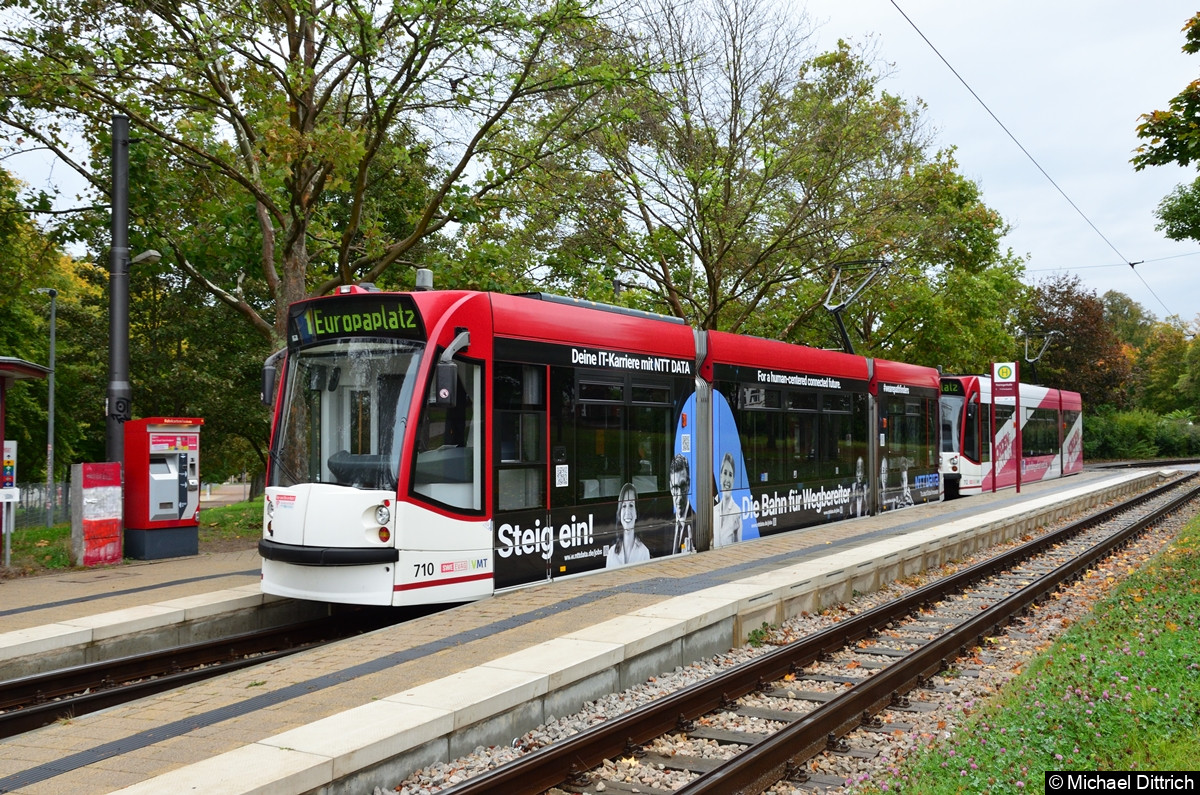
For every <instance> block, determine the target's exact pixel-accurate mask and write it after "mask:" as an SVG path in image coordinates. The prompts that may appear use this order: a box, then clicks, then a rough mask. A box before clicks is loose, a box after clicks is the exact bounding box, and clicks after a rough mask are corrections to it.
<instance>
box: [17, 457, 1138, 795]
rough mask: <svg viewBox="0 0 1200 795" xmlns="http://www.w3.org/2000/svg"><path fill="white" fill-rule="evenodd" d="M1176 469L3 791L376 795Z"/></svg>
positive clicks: (630, 585)
mask: <svg viewBox="0 0 1200 795" xmlns="http://www.w3.org/2000/svg"><path fill="white" fill-rule="evenodd" d="M1159 477H1160V473H1158V472H1144V471H1140V472H1139V471H1132V472H1122V473H1118V474H1113V473H1107V472H1085V473H1084V474H1082V475H1079V476H1075V477H1072V478H1068V479H1066V480H1063V481H1055V482H1053V483H1049V484H1036V485H1034V486H1027V487H1025V488H1024V489H1023V493H1022V494H1020V495H1017V494H1015V493H1014V492H1013V491H1011V490H1009V491H1005V492H1000V493H998V494H995V495H984V496H982V497H973V498H968V499H963V500H958V501H955V502H951V503H943V504H938V505H928V506H918V507H916V508H912V509H909V510H906V511H903V512H899V513H892V514H887V515H884V516H878V517H867V518H864V519H860V520H854V521H850V522H842V523H838V524H833V525H825V526H822V527H818V528H813V529H810V530H805V531H797V532H794V533H789V534H785V535H781V536H773V537H770V538H765V539H758V540H755V541H750V542H745V543H742V544H739V545H736V546H734V547H730V548H725V549H721V550H715V551H713V552H707V553H703V554H699V555H689V556H681V557H678V558H673V559H669V560H665V561H654V562H651V563H649V564H645V565H641V566H636V567H630V568H626V569H621V570H616V571H606V572H603V573H599V574H594V575H588V576H585V577H580V578H576V579H573V580H567V581H562V582H558V583H555V584H552V585H545V586H538V587H534V588H527V589H523V590H519V591H514V592H510V593H506V594H502V595H500V596H497V597H495V598H493V599H490V600H486V601H483V602H478V603H475V604H471V605H466V606H462V607H459V608H455V609H452V610H447V611H445V612H442V613H438V614H436V615H432V616H427V617H425V618H421V619H418V620H415V621H411V622H408V623H406V624H403V625H400V626H397V627H392V628H389V629H386V630H380V631H377V632H373V633H370V634H367V635H363V636H360V637H357V638H353V639H350V640H346V641H342V642H340V643H336V644H332V645H330V646H328V647H325V648H322V649H318V650H314V651H312V652H308V653H305V654H303V655H298V656H296V657H292V658H289V659H287V660H283V661H276V662H271V663H265V664H263V665H261V666H257V667H254V668H251V669H248V670H246V671H242V672H238V673H236V674H231V675H229V676H225V677H222V678H220V679H217V680H212V681H210V682H205V683H199V684H196V685H192V686H188V687H183V688H179V689H178V690H175V691H172V692H170V693H164V694H161V695H159V696H155V697H152V698H147V699H144V700H142V701H139V702H137V703H136V704H131V705H127V706H124V707H118V708H113V709H110V710H107V711H105V712H103V713H97V714H95V715H87V716H82V717H79V718H76V719H73V720H71V721H67V722H64V723H60V724H58V725H55V726H49V727H45V728H44V729H41V730H39V731H37V732H32V733H30V734H27V735H23V736H22V737H18V738H13V739H11V740H7V741H3V742H0V791H20V792H28V793H51V792H70V793H73V794H77V793H93V792H111V791H114V790H116V791H121V792H127V793H151V792H154V793H158V792H164V791H167V792H170V791H195V792H206V793H209V792H213V793H258V792H263V793H265V792H279V793H303V792H310V791H311V792H330V793H333V792H363V791H367V792H369V791H371V789H372V788H373V787H374V786H387V785H388V784H389V782H390V783H391V784H392V785H394V784H395V782H396V781H398V780H399V779H400V778H402V777H403V776H404V775H406V774H407V773H408V772H409V771H411V770H412V769H414V768H416V767H419V766H422V765H424V764H427V763H429V762H432V761H436V760H444V759H451V758H454V757H456V756H458V755H461V754H462V753H464V752H466V751H469V750H471V749H473V748H474V747H475V746H477V745H490V744H497V743H507V742H510V741H511V740H512V739H513V738H514V737H516V736H518V735H520V734H521V733H523V732H524V731H526V730H528V729H530V728H533V727H534V726H536V725H538V724H539V723H542V722H543V721H545V720H546V719H547V718H548V717H550V716H556V715H563V714H566V713H568V712H572V711H574V710H576V709H577V708H578V707H579V705H580V704H581V703H582V702H583V701H585V700H588V699H591V698H595V697H598V696H600V695H603V694H605V693H608V692H611V691H613V690H616V689H619V688H621V687H624V686H626V685H629V684H633V683H635V682H639V681H643V680H644V679H645V678H646V677H647V676H650V675H654V674H656V673H658V672H660V671H663V670H670V669H672V668H674V667H675V666H676V665H682V664H686V663H688V662H691V661H692V660H695V659H698V658H701V657H704V656H708V655H711V654H714V653H719V652H723V651H726V650H727V649H728V648H730V647H731V646H733V645H736V644H739V643H741V642H742V641H743V640H744V639H745V637H746V635H747V634H748V633H749V632H750V631H751V630H753V629H754V628H756V627H759V626H761V624H762V623H763V622H764V621H765V622H767V623H772V624H776V623H779V622H781V621H782V620H784V619H786V618H787V617H790V616H793V615H796V614H798V613H799V612H801V611H810V612H811V611H815V610H819V609H820V608H821V607H822V606H823V605H827V604H830V603H833V602H838V601H843V600H845V599H847V598H849V597H850V595H851V594H852V593H853V592H854V591H856V590H857V591H869V590H872V589H874V588H876V587H878V585H879V584H881V583H884V582H887V581H890V580H892V579H895V578H897V577H902V576H905V575H907V574H911V573H914V572H915V571H918V570H919V569H921V568H923V567H925V566H929V565H935V564H938V563H941V562H943V561H946V560H950V559H954V558H957V557H961V556H964V555H967V554H969V553H970V552H972V551H974V550H975V549H977V548H979V547H982V546H986V545H989V544H992V543H994V542H996V541H998V540H1001V538H1002V537H1005V536H1009V535H1015V534H1020V533H1023V532H1025V531H1026V530H1027V529H1031V528H1033V527H1035V526H1036V525H1039V524H1042V523H1045V522H1048V521H1053V520H1054V519H1056V518H1058V517H1060V516H1062V515H1065V514H1067V513H1071V512H1075V511H1078V510H1082V509H1084V508H1085V507H1089V506H1092V505H1095V504H1098V503H1100V502H1103V501H1107V500H1110V499H1113V498H1115V497H1118V496H1121V495H1123V494H1126V493H1129V492H1132V491H1135V490H1139V489H1141V488H1143V487H1145V486H1147V485H1150V484H1151V483H1153V482H1155V481H1157V480H1158V479H1159ZM234 590H237V589H234ZM241 593H242V596H245V595H246V592H244V591H243V592H241ZM160 607H161V605H160ZM179 607H180V606H179V605H173V606H168V607H167V610H169V611H173V612H172V615H178V614H179V613H180V612H182V613H183V614H184V615H186V610H180V609H179ZM198 609H201V608H198ZM151 613H152V614H153V615H154V616H155V618H151V619H146V618H145V617H144V616H141V617H138V618H139V620H143V621H145V620H150V621H154V620H157V616H159V615H162V613H160V612H159V611H151ZM78 618H80V619H82V618H83V617H82V616H79V617H78ZM131 618H133V616H131ZM57 623H60V624H63V625H65V626H71V627H74V628H75V629H77V630H86V629H88V628H89V622H88V621H75V622H74V623H68V622H66V621H59V622H57ZM96 626H105V627H106V629H105V630H104V631H105V632H115V630H114V629H112V626H113V624H112V622H108V621H95V620H93V621H91V622H90V628H91V629H92V630H94V629H95V627H96ZM143 631H144V630H142V629H138V630H135V632H134V634H135V635H136V634H138V633H140V632H143Z"/></svg>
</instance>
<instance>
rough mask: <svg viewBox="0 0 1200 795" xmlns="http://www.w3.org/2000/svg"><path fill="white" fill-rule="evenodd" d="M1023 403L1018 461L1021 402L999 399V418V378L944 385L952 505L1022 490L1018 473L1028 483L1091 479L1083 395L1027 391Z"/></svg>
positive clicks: (945, 460)
mask: <svg viewBox="0 0 1200 795" xmlns="http://www.w3.org/2000/svg"><path fill="white" fill-rule="evenodd" d="M1020 403H1021V412H1020V418H1019V419H1020V429H1021V454H1020V456H1019V457H1018V455H1017V454H1016V450H1017V427H1018V426H1017V424H1016V420H1017V418H1016V413H1017V412H1016V406H1015V401H1014V400H1013V398H1011V397H1002V398H999V399H998V400H997V402H996V406H995V412H994V417H993V412H992V410H991V406H992V379H991V378H989V377H987V376H976V375H970V376H944V377H943V378H942V383H941V422H942V433H941V438H942V453H941V458H942V462H941V469H942V479H943V482H944V488H945V493H946V498H947V499H950V498H953V497H957V496H960V495H967V494H979V493H981V492H985V491H992V490H993V489H997V488H1008V487H1010V486H1014V485H1016V482H1017V467H1018V466H1019V467H1020V472H1021V481H1022V482H1032V481H1037V480H1046V479H1050V478H1057V477H1063V476H1064V475H1071V474H1074V473H1076V472H1082V471H1083V401H1082V399H1081V398H1080V396H1079V393H1078V392H1069V391H1067V390H1060V389H1050V388H1047V387H1043V386H1032V385H1030V384H1021V385H1020ZM993 422H994V425H995V439H996V443H995V446H994V448H993V445H992V438H993ZM1018 459H1019V460H1018Z"/></svg>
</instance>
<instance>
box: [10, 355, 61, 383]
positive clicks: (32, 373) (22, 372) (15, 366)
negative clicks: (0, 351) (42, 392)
mask: <svg viewBox="0 0 1200 795" xmlns="http://www.w3.org/2000/svg"><path fill="white" fill-rule="evenodd" d="M48 375H50V368H49V367H42V366H41V365H40V364H34V363H33V362H27V361H25V360H24V359H16V358H14V357H12V356H0V378H12V379H14V380H17V381H19V380H21V379H24V378H45V377H46V376H48Z"/></svg>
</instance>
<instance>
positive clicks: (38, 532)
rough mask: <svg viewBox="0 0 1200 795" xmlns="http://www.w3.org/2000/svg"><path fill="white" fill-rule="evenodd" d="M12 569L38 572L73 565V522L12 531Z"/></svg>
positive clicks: (31, 572)
mask: <svg viewBox="0 0 1200 795" xmlns="http://www.w3.org/2000/svg"><path fill="white" fill-rule="evenodd" d="M11 543H12V551H11V563H12V568H11V571H12V572H14V573H18V574H37V573H41V572H43V571H46V570H48V569H69V568H70V567H71V526H70V525H69V524H60V525H54V526H53V527H40V526H35V527H27V528H24V529H21V530H18V531H16V532H15V533H13V535H12V542H11Z"/></svg>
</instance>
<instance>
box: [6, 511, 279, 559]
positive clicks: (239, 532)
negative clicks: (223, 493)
mask: <svg viewBox="0 0 1200 795" xmlns="http://www.w3.org/2000/svg"><path fill="white" fill-rule="evenodd" d="M262 515H263V498H262V497H258V498H256V499H251V500H247V501H245V502H239V503H234V504H233V505H221V506H218V507H214V508H204V509H203V510H202V511H201V512H200V527H199V531H198V532H199V537H200V551H201V553H202V554H203V553H204V551H205V550H206V549H207V548H214V549H219V550H224V549H226V548H228V547H230V546H235V547H236V546H244V548H246V549H250V548H252V547H253V545H254V543H255V541H256V540H257V539H258V538H259V537H260V536H261V535H262ZM69 568H71V525H70V524H59V525H54V526H53V527H42V526H33V527H27V528H23V529H21V530H18V531H16V532H15V533H13V536H12V567H11V569H10V572H9V573H10V574H15V575H36V574H45V573H46V572H48V571H54V570H58V569H69Z"/></svg>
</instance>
